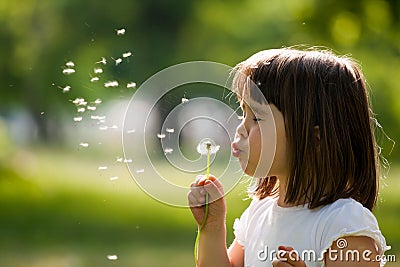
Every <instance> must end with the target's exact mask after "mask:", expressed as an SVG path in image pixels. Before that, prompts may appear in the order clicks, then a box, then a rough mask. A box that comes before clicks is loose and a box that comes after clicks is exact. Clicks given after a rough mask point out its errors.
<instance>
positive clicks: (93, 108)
mask: <svg viewBox="0 0 400 267" xmlns="http://www.w3.org/2000/svg"><path fill="white" fill-rule="evenodd" d="M87 109H88V110H92V111H94V110H96V107H94V106H87Z"/></svg>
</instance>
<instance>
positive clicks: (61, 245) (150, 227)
mask: <svg viewBox="0 0 400 267" xmlns="http://www.w3.org/2000/svg"><path fill="white" fill-rule="evenodd" d="M16 159H18V160H16ZM107 161H110V159H108V158H107V157H102V156H101V155H100V156H99V157H98V158H96V159H95V160H94V159H93V157H91V156H90V155H88V156H87V157H86V156H85V155H83V156H82V155H79V154H78V156H77V154H76V153H64V152H60V151H49V150H41V149H35V150H32V151H29V150H27V151H19V152H18V153H16V154H15V155H14V156H13V159H11V160H10V162H14V163H13V164H14V165H11V168H4V167H3V169H0V174H1V178H0V203H1V204H0V214H1V215H0V216H1V219H0V266H4V267H20V266H24V267H36V266H40V267H47V266H49V267H50V266H51V267H53V266H71V267H91V266H96V267H99V266H100V267H101V266H166V267H169V266H171V267H172V266H174V267H180V266H182V267H183V266H194V262H193V244H194V239H195V236H196V226H195V222H194V220H193V218H192V217H191V214H190V211H189V210H188V209H185V208H176V207H170V206H167V205H165V204H162V203H160V202H157V201H155V200H154V199H152V198H150V197H149V196H147V195H146V194H144V193H143V192H142V191H141V190H140V189H139V188H138V186H137V185H136V184H135V183H134V182H133V180H132V179H131V177H130V176H129V173H128V172H127V170H126V169H125V168H124V167H122V166H118V165H115V164H114V163H111V164H110V166H111V168H110V170H109V172H112V174H113V175H118V176H119V177H120V178H119V179H118V180H116V181H110V179H109V175H108V174H110V173H102V172H100V171H98V170H97V167H98V165H99V162H107ZM111 161H112V159H111ZM0 166H1V165H0ZM3 166H4V165H3ZM398 174H400V169H399V168H393V170H392V172H391V174H390V176H389V178H388V179H387V181H386V183H387V184H388V186H386V187H384V188H383V190H382V196H381V199H382V201H381V202H380V203H379V205H378V208H377V210H376V212H375V214H376V216H377V219H378V221H379V223H380V226H381V230H382V232H383V233H384V234H385V236H386V238H387V242H388V244H389V245H391V246H392V251H390V253H391V254H393V253H394V254H396V255H399V254H400V253H399V252H400V229H399V221H400V199H399V197H398V192H399V189H400V181H399V180H398V179H397V178H396V177H398ZM243 190H244V185H239V186H238V187H237V188H235V189H234V190H233V191H232V192H231V193H229V194H228V196H227V205H228V217H227V225H228V242H231V241H232V239H233V235H232V230H231V229H232V228H231V227H232V224H233V220H234V218H236V217H239V216H240V214H241V212H242V211H243V210H244V209H245V207H246V206H247V205H248V204H249V202H248V201H243V198H245V194H244V193H243ZM107 255H117V256H118V260H116V261H111V260H108V259H107ZM387 266H388V267H394V266H396V265H395V263H393V264H388V265H387Z"/></svg>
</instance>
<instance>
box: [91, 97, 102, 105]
mask: <svg viewBox="0 0 400 267" xmlns="http://www.w3.org/2000/svg"><path fill="white" fill-rule="evenodd" d="M101 102H102V101H101V99H100V98H97V99H96V100H95V101H94V102H93V103H95V104H96V105H99V104H101Z"/></svg>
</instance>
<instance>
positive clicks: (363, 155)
mask: <svg viewBox="0 0 400 267" xmlns="http://www.w3.org/2000/svg"><path fill="white" fill-rule="evenodd" d="M235 70H236V71H237V72H236V74H235V76H234V79H233V87H232V89H233V90H234V91H236V92H238V91H239V92H240V91H241V90H245V87H246V86H248V80H249V79H250V80H251V81H252V82H253V83H254V84H256V85H257V86H258V87H259V88H260V90H261V92H262V95H263V97H265V99H266V100H267V101H268V103H270V104H274V105H275V106H276V107H277V108H278V109H279V111H281V112H282V114H283V117H284V122H285V129H286V138H287V142H288V147H289V157H290V158H289V166H290V167H289V177H288V181H287V188H286V192H287V194H286V199H285V202H286V203H291V204H301V203H308V204H309V208H311V209H312V208H316V207H319V206H321V205H326V204H329V203H332V202H334V201H336V200H338V199H340V198H350V197H351V198H353V199H355V200H357V201H358V202H360V203H361V204H362V205H363V206H365V207H366V208H368V209H370V210H372V208H373V207H374V205H375V203H376V199H377V195H378V188H379V174H378V170H379V158H378V153H377V146H376V141H375V137H374V124H373V122H374V121H375V120H374V118H373V113H372V111H371V109H370V105H369V100H368V91H367V86H366V83H365V80H364V77H363V74H362V73H361V71H360V69H359V67H358V66H357V64H356V63H355V62H354V61H352V60H351V59H349V58H346V57H338V56H336V55H334V54H333V53H332V52H330V51H316V50H306V51H303V50H297V49H293V48H285V49H273V50H266V51H261V52H259V53H257V54H255V55H253V56H251V57H250V58H249V59H247V60H245V61H244V62H241V63H239V64H238V65H237V66H236V68H235ZM252 91H256V90H251V91H250V96H251V97H252V98H253V99H254V100H256V101H258V102H260V103H263V102H262V100H261V99H260V95H257V93H253V92H252ZM264 101H265V100H264ZM315 126H318V127H319V138H318V139H317V137H316V131H315ZM317 140H318V141H317ZM278 186H279V185H278V179H277V178H276V177H266V178H263V179H258V180H257V181H256V184H255V188H254V190H253V192H252V193H253V195H254V196H256V197H258V198H259V199H262V198H265V197H267V196H272V195H275V194H277V187H278Z"/></svg>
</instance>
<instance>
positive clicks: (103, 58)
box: [96, 57, 107, 65]
mask: <svg viewBox="0 0 400 267" xmlns="http://www.w3.org/2000/svg"><path fill="white" fill-rule="evenodd" d="M96 63H97V64H103V65H106V64H107V59H106V58H105V57H102V58H101V60H100V61H97V62H96Z"/></svg>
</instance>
